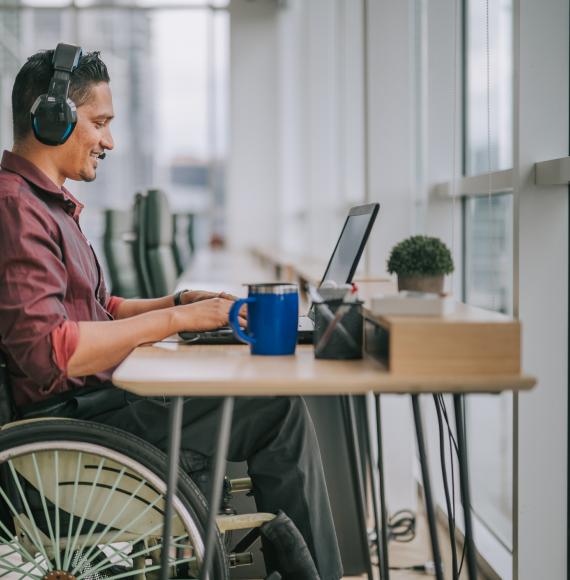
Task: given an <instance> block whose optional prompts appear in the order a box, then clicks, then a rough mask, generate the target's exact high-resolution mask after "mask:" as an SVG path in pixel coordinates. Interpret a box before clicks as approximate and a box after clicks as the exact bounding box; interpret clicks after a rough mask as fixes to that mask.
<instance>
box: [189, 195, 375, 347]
mask: <svg viewBox="0 0 570 580" xmlns="http://www.w3.org/2000/svg"><path fill="white" fill-rule="evenodd" d="M379 209H380V204H378V203H369V204H366V205H359V206H356V207H353V208H351V209H350V211H349V212H348V216H347V217H346V220H345V222H344V225H343V226H342V230H341V232H340V236H339V237H338V240H337V242H336V245H335V247H334V250H333V252H332V255H331V257H330V259H329V262H328V265H327V267H326V269H325V273H324V274H323V277H322V279H321V282H320V284H319V286H320V285H321V284H322V283H323V282H324V281H325V280H326V281H331V282H334V283H336V284H337V285H339V286H340V285H342V284H348V283H350V282H352V278H353V276H354V273H355V272H356V268H357V267H358V263H359V262H360V257H361V256H362V253H363V252H364V247H365V246H366V242H367V241H368V238H369V236H370V232H371V230H372V226H373V225H374V221H375V220H376V216H377V215H378V211H379ZM313 332H314V316H313V313H312V307H310V308H309V312H308V313H307V314H306V315H303V316H299V327H298V333H297V341H298V342H299V343H301V344H306V343H311V342H313ZM180 337H181V338H182V339H183V340H184V341H185V342H189V343H196V344H238V343H239V344H241V341H240V340H239V339H237V338H236V337H235V335H234V333H233V331H232V329H231V328H228V327H224V328H218V329H216V330H209V331H204V332H181V333H180Z"/></svg>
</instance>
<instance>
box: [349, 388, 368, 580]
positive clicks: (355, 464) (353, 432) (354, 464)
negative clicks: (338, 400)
mask: <svg viewBox="0 0 570 580" xmlns="http://www.w3.org/2000/svg"><path fill="white" fill-rule="evenodd" d="M344 400H345V402H346V406H347V409H346V410H347V413H346V414H345V416H346V419H347V429H346V435H347V444H348V455H349V457H350V462H351V474H352V477H353V486H354V488H355V489H356V491H357V494H356V495H357V497H356V501H357V510H358V519H359V520H360V531H361V534H362V543H363V546H365V554H364V559H365V563H366V572H367V574H368V579H369V580H373V578H374V576H373V572H372V561H371V559H370V550H369V549H368V531H367V528H366V503H365V501H364V482H363V481H362V465H361V462H360V457H361V455H360V445H359V443H358V430H357V428H356V413H355V411H354V399H353V397H352V396H350V395H348V396H346V397H345V398H344Z"/></svg>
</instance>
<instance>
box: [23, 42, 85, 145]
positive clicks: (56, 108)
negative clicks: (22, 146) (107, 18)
mask: <svg viewBox="0 0 570 580" xmlns="http://www.w3.org/2000/svg"><path fill="white" fill-rule="evenodd" d="M82 54H83V51H82V49H81V48H80V47H79V46H74V45H72V44H64V43H59V44H58V45H57V47H56V49H55V51H54V53H53V60H52V64H53V68H54V72H53V76H52V78H51V80H50V83H49V88H48V92H47V93H46V94H44V95H41V96H39V97H38V98H37V99H36V102H35V103H34V105H33V106H32V110H31V120H32V129H33V131H34V135H35V136H36V138H37V139H38V140H39V141H41V142H42V143H44V144H45V145H62V144H63V143H65V142H66V141H67V139H68V138H69V136H70V135H71V133H72V132H73V129H74V128H75V124H76V123H77V113H76V111H75V104H74V103H73V101H72V100H71V99H69V98H68V96H67V95H68V93H69V84H70V82H71V73H72V72H73V71H74V70H75V69H76V68H77V66H78V65H79V61H80V59H81V55H82Z"/></svg>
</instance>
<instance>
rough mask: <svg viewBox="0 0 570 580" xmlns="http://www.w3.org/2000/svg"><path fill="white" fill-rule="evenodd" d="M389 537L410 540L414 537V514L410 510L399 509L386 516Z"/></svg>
mask: <svg viewBox="0 0 570 580" xmlns="http://www.w3.org/2000/svg"><path fill="white" fill-rule="evenodd" d="M388 529H389V530H390V539H391V540H395V541H396V542H411V541H412V540H413V539H414V538H415V537H416V515H415V514H414V513H413V512H412V511H410V510H399V511H397V512H395V513H393V514H392V515H391V516H390V517H389V518H388Z"/></svg>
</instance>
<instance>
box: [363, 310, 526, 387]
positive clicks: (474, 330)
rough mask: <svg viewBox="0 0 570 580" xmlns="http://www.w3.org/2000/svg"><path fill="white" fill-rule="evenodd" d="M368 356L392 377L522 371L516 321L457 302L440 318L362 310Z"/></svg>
mask: <svg viewBox="0 0 570 580" xmlns="http://www.w3.org/2000/svg"><path fill="white" fill-rule="evenodd" d="M365 318H366V320H367V323H366V341H367V348H368V350H369V352H371V353H373V354H374V355H375V356H377V357H378V358H379V359H380V360H382V361H383V362H384V363H385V364H386V366H387V369H388V371H389V372H390V374H392V375H394V376H417V375H422V376H440V377H441V376H461V375H468V376H478V377H481V376H491V375H499V376H500V375H511V376H513V375H518V374H520V372H521V359H520V356H521V355H520V353H521V325H520V322H519V321H517V320H514V319H513V318H510V317H508V316H505V315H503V314H498V313H496V312H490V311H488V310H483V309H481V308H475V307H473V306H468V305H466V304H461V303H458V304H457V305H456V310H455V312H454V313H453V314H451V315H449V316H445V317H429V316H425V317H418V316H378V315H375V314H374V313H372V312H371V311H370V310H368V309H365Z"/></svg>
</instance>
